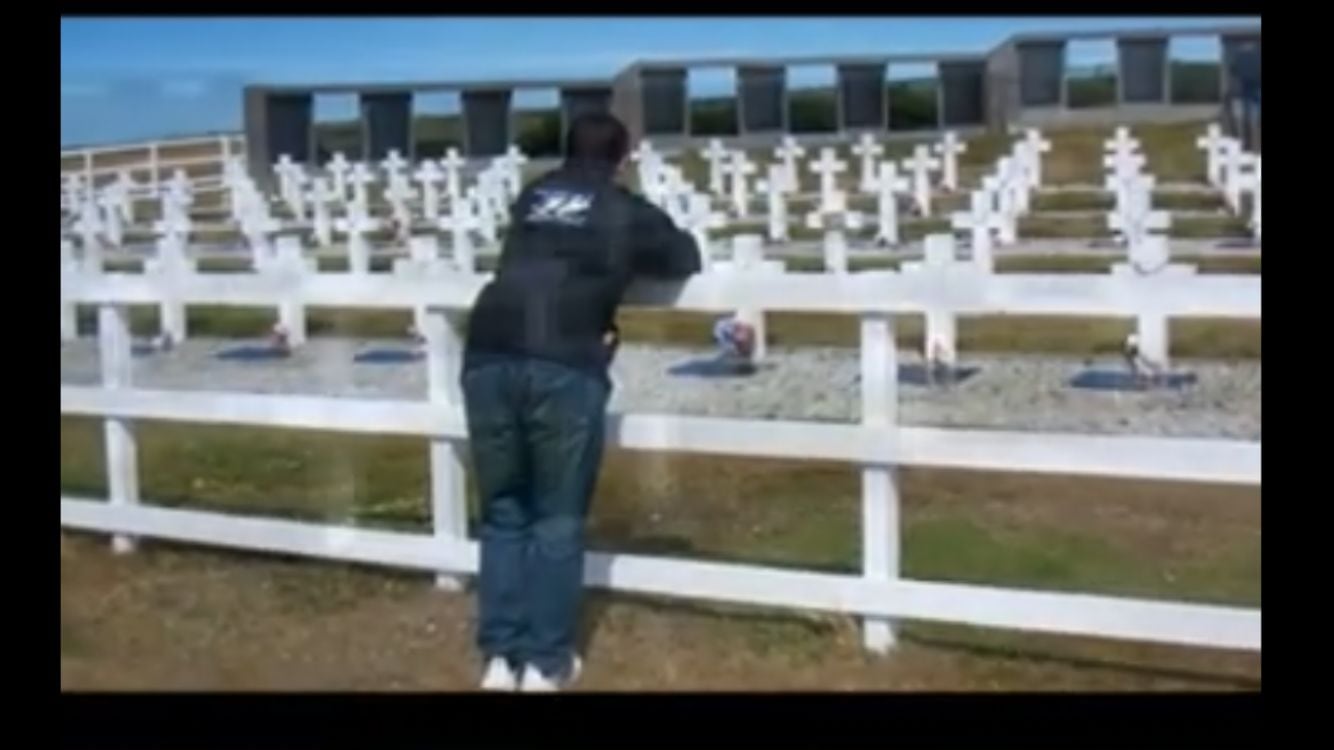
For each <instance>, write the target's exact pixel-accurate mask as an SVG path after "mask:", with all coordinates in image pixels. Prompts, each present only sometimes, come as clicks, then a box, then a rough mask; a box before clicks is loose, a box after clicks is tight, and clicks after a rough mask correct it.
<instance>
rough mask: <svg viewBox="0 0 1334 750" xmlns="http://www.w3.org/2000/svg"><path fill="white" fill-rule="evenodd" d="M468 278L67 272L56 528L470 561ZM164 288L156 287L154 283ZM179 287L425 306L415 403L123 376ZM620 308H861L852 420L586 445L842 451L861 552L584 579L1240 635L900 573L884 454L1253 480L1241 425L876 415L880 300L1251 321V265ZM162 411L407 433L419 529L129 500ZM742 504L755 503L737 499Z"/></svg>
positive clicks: (744, 291)
mask: <svg viewBox="0 0 1334 750" xmlns="http://www.w3.org/2000/svg"><path fill="white" fill-rule="evenodd" d="M485 280H486V277H485V276H483V275H476V276H464V275H459V276H452V277H436V278H431V279H406V278H402V277H394V276H391V275H371V276H360V277H357V276H352V275H349V274H303V273H299V272H292V273H288V274H280V273H275V274H266V275H262V276H260V275H255V276H249V275H241V274H216V275H210V274H192V275H187V276H179V277H175V278H174V279H170V278H165V277H152V276H143V275H134V274H90V273H79V272H74V273H69V274H66V275H64V276H62V281H61V284H62V287H63V294H64V295H65V296H66V297H67V298H68V299H72V300H74V301H77V302H79V303H80V304H86V305H96V306H98V308H99V313H98V320H99V339H100V346H101V366H102V376H103V383H102V386H101V387H84V386H63V385H62V387H61V389H60V409H61V413H62V414H66V415H82V416H91V417H100V418H102V419H103V420H104V422H105V430H106V452H107V467H108V468H107V470H108V473H109V478H108V479H109V481H108V485H109V488H110V497H109V499H108V501H106V502H103V501H100V500H95V499H89V498H76V497H62V498H61V511H60V515H61V526H62V527H65V528H69V529H79V530H84V531H94V532H103V533H109V534H112V535H113V536H114V542H113V543H114V544H115V546H116V548H117V549H119V550H130V549H132V548H133V539H134V538H135V537H155V538H161V539H170V540H177V541H182V542H190V543H197V544H202V545H216V546H223V547H231V548H238V549H245V550H254V551H261V552H276V553H286V554H297V555H306V556H311V557H316V558H326V559H336V560H345V561H353V562H361V563H372V564H381V565H388V566H394V567H400V568H409V569H420V570H425V571H432V572H434V573H436V574H437V576H439V577H440V578H439V579H438V580H440V582H441V583H442V585H453V584H454V583H456V582H457V581H456V579H454V578H450V576H451V575H455V576H456V575H460V574H470V573H474V572H475V571H476V569H477V548H476V545H475V543H474V542H472V541H470V540H469V539H467V537H466V505H465V495H464V461H463V458H462V456H463V454H462V453H461V450H462V448H463V446H464V441H466V439H467V435H466V429H465V423H464V418H463V414H462V409H461V405H460V393H459V388H458V381H457V368H458V366H459V360H460V351H461V345H460V335H459V331H458V329H457V327H456V324H455V320H456V316H455V315H454V313H455V312H457V311H460V310H463V309H466V308H467V307H469V306H470V305H471V303H472V300H473V299H474V297H475V295H476V293H477V292H478V290H479V289H480V287H481V285H482V284H483V283H484V281H485ZM168 284H170V285H171V288H170V289H168V288H167V287H166V285H168ZM168 292H169V293H170V294H171V295H172V296H173V297H175V298H176V299H180V300H183V301H184V302H186V303H187V304H192V305H201V304H208V305H240V306H265V307H269V306H274V305H276V304H277V303H278V301H280V300H284V299H290V298H292V296H293V295H295V296H296V297H297V298H299V299H301V300H302V301H303V302H304V303H305V304H309V305H318V306H322V307H344V308H377V309H410V308H413V307H416V306H418V305H425V306H427V307H428V308H429V313H428V315H427V319H428V324H427V326H426V330H425V331H424V333H425V335H426V338H427V346H428V356H427V367H428V377H429V383H430V392H429V396H428V399H427V400H426V401H425V402H419V401H407V400H380V399H376V400H362V399H345V398H328V397H318V396H291V395H252V394H237V393H218V392H189V391H174V390H166V391H164V390H148V389H141V388H135V387H134V385H133V384H132V382H131V379H130V372H131V359H130V356H131V355H130V334H129V327H128V317H127V306H128V305H141V304H157V303H158V302H160V301H161V299H162V298H163V296H164V294H166V293H168ZM630 299H631V301H632V302H633V303H635V304H641V305H651V306H659V307H671V308H675V309H679V310H694V311H707V312H727V311H731V310H735V309H737V308H738V307H754V308H757V309H765V310H798V311H824V312H831V311H832V312H841V313H847V314H855V315H858V316H860V317H861V371H862V377H861V389H862V408H863V417H862V421H861V423H860V424H855V423H853V424H829V423H815V422H800V421H775V420H763V419H731V418H713V417H689V416H676V415H661V414H614V415H611V416H610V417H609V424H608V435H607V442H608V443H609V444H610V445H615V446H619V447H622V448H627V449H634V450H647V451H682V452H690V453H704V454H718V455H731V456H753V457H767V458H782V459H791V460H803V459H805V460H826V461H840V462H845V463H850V464H854V465H857V466H860V467H861V471H862V508H863V510H862V533H863V550H864V552H863V565H862V571H861V574H860V575H847V574H833V573H816V572H801V571H794V570H785V569H778V568H772V567H761V566H754V565H737V564H721V563H712V562H698V561H690V560H682V559H670V558H663V557H650V556H641V555H628V554H598V553H592V554H590V556H589V561H588V562H589V564H588V568H587V571H588V572H587V582H588V583H589V584H590V585H593V586H602V587H609V588H612V589H616V590H623V591H636V592H642V593H648V594H656V595H662V596H672V597H691V598H697V599H705V600H715V601H723V602H733V603H744V604H753V605H765V606H781V607H793V608H802V609H812V610H825V611H834V612H842V613H849V614H855V615H860V616H862V617H864V618H866V630H865V641H866V645H867V646H868V647H869V648H871V649H873V650H876V651H884V650H886V649H888V648H890V647H891V646H892V645H893V643H894V638H895V635H894V628H893V622H894V621H895V620H900V619H907V620H926V621H942V622H950V623H960V624H968V625H974V626H985V627H996V628H1013V629H1019V630H1025V631H1042V632H1050V633H1066V634H1082V635H1091V636H1099V637H1105V638H1113V639H1129V640H1143V641H1154V642H1162V643H1172V644H1183V645H1191V646H1204V647H1214V648H1222V649H1236V650H1245V651H1259V650H1260V610H1259V609H1248V608H1238V607H1227V606H1214V605H1202V604H1192V603H1183V602H1166V601H1153V600H1141V599H1130V598H1121V597H1112V596H1101V595H1085V594H1069V593H1048V592H1041V591H1032V590H1017V589H1008V588H996V587H990V586H977V585H962V584H953V583H938V582H929V581H914V580H906V579H904V578H903V577H902V576H901V574H900V569H899V560H900V544H899V539H900V520H899V508H900V503H899V495H898V484H897V481H896V476H895V467H897V466H929V467H945V468H959V469H976V470H988V471H1012V472H1035V473H1054V474H1067V475H1068V474H1074V475H1096V476H1109V477H1123V478H1143V479H1157V480H1176V481H1188V482H1211V483H1226V484H1244V485H1259V484H1260V444H1259V443H1258V442H1246V441H1234V440H1212V439H1179V438H1156V437H1138V436H1091V435H1079V434H1058V433H1033V432H1015V431H1003V430H973V429H939V428H927V427H909V426H900V425H899V424H898V420H897V417H896V405H897V402H898V394H897V390H896V389H897V377H896V372H897V366H896V365H897V348H896V345H895V339H894V316H895V315H896V314H902V313H920V312H921V311H923V310H925V309H928V308H930V309H940V308H942V307H946V308H949V309H952V310H954V311H955V312H956V313H958V314H1025V315H1054V316H1070V315H1078V316H1083V315H1098V316H1116V317H1134V316H1135V315H1137V314H1138V313H1140V312H1141V311H1143V310H1144V309H1153V310H1157V311H1161V312H1162V313H1163V314H1165V315H1169V316H1214V317H1224V318H1259V316H1260V279H1259V278H1258V277H1255V276H1203V277H1188V278H1177V277H1173V278H1154V277H1142V278H1136V277H1118V276H1106V275H1098V276H1091V275H1054V276H1038V275H1027V274H1006V275H1001V276H990V277H979V278H977V279H973V280H970V279H969V278H967V277H964V278H960V279H956V280H953V281H951V283H950V284H948V285H945V284H942V283H940V281H939V280H937V279H932V278H929V277H928V278H914V277H912V276H911V275H907V276H905V275H902V274H899V273H893V272H868V273H858V274H850V275H846V276H837V275H815V274H778V275H764V276H757V277H747V276H744V275H739V276H732V275H729V276H721V275H720V276H702V277H696V278H694V279H691V280H690V281H688V282H687V283H685V284H679V285H652V284H641V285H638V286H636V287H635V288H633V289H632V290H631V296H630ZM136 419H152V420H169V421H181V422H195V423H205V424H236V425H252V426H256V425H257V426H267V427H273V428H296V429H311V430H332V431H342V432H349V433H362V434H378V435H413V436H420V437H423V438H427V439H429V440H430V442H431V505H432V516H433V533H432V534H412V533H402V532H389V531H373V530H365V529H357V528H350V527H344V526H329V525H320V524H315V523H306V522H296V521H286V520H269V519H258V518H245V517H237V516H234V515H223V514H218V513H208V512H200V511H190V510H175V509H166V508H159V507H149V506H145V505H141V504H140V496H139V484H138V473H137V472H138V467H137V459H136V448H135V438H134V432H133V429H132V427H133V421H134V420H136ZM755 502H763V498H756V499H755Z"/></svg>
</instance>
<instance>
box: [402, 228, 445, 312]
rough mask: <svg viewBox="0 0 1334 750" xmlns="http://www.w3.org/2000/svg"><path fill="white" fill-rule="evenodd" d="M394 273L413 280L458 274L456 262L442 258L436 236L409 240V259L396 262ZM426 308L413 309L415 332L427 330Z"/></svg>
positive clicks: (424, 236) (419, 236) (415, 237)
mask: <svg viewBox="0 0 1334 750" xmlns="http://www.w3.org/2000/svg"><path fill="white" fill-rule="evenodd" d="M393 273H394V275H396V276H406V277H408V278H412V279H421V278H440V277H445V276H449V275H451V274H455V273H458V269H457V268H456V267H455V266H454V262H453V261H451V260H449V259H447V258H443V257H441V256H440V240H439V238H437V237H436V236H435V235H434V234H427V235H415V236H413V237H411V238H409V239H408V257H407V258H399V259H397V260H395V261H394V265H393ZM426 315H427V312H426V306H425V305H418V306H416V307H414V308H413V309H412V327H413V330H414V331H417V332H419V333H420V332H422V331H425V330H426Z"/></svg>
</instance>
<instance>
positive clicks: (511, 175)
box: [503, 144, 528, 199]
mask: <svg viewBox="0 0 1334 750" xmlns="http://www.w3.org/2000/svg"><path fill="white" fill-rule="evenodd" d="M503 160H504V164H505V191H506V194H507V195H508V196H509V198H510V199H514V198H517V197H518V195H519V191H520V190H522V188H523V165H524V164H527V163H528V157H527V156H524V154H523V151H521V150H520V149H519V147H518V146H515V145H513V144H511V145H510V147H509V148H508V149H506V150H505V155H504V157H503Z"/></svg>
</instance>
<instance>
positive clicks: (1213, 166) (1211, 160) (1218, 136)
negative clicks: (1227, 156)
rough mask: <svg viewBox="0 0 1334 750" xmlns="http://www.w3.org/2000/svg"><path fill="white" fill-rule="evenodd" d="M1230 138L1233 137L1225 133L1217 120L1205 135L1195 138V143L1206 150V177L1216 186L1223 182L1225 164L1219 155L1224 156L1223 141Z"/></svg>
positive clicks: (1211, 124)
mask: <svg viewBox="0 0 1334 750" xmlns="http://www.w3.org/2000/svg"><path fill="white" fill-rule="evenodd" d="M1228 140H1231V139H1229V138H1228V137H1226V136H1224V135H1223V130H1222V128H1220V127H1219V126H1218V123H1216V122H1211V123H1209V127H1208V129H1206V130H1205V131H1204V135H1202V136H1200V137H1199V138H1197V139H1195V145H1196V146H1198V147H1199V148H1201V149H1203V150H1204V174H1205V179H1206V180H1208V182H1209V184H1210V185H1213V186H1214V187H1221V186H1222V184H1223V164H1222V160H1221V159H1220V158H1219V157H1221V156H1222V151H1223V143H1224V142H1226V141H1228Z"/></svg>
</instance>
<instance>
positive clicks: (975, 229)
mask: <svg viewBox="0 0 1334 750" xmlns="http://www.w3.org/2000/svg"><path fill="white" fill-rule="evenodd" d="M1003 223H1004V222H1003V220H1002V218H1001V217H1000V216H999V215H997V214H996V213H995V212H994V211H993V205H992V200H991V195H989V194H988V193H986V192H985V191H981V190H979V191H976V192H974V193H973V194H972V195H970V196H969V197H968V210H967V211H962V212H958V213H954V214H951V215H950V228H952V229H957V230H966V231H967V232H968V233H969V247H970V248H971V250H972V254H973V263H974V264H975V265H977V267H978V268H980V269H983V270H985V271H987V272H988V273H990V272H991V271H992V269H993V268H994V265H995V264H994V261H993V260H992V244H991V233H992V232H993V231H997V232H998V231H1000V230H1001V229H1002V228H1003V226H1002V225H1003Z"/></svg>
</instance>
